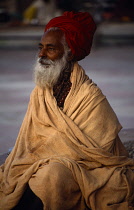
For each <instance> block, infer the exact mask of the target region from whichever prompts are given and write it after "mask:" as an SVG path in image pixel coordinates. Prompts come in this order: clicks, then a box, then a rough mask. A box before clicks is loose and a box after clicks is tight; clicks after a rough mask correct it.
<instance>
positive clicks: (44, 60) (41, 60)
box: [38, 57, 54, 65]
mask: <svg viewBox="0 0 134 210" xmlns="http://www.w3.org/2000/svg"><path fill="white" fill-rule="evenodd" d="M38 62H39V63H40V64H41V65H54V62H53V61H52V60H50V59H47V58H42V57H41V58H39V59H38Z"/></svg>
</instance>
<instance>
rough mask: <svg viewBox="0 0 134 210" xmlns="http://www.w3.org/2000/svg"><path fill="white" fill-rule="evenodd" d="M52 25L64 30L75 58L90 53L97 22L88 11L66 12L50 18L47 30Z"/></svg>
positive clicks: (83, 56)
mask: <svg viewBox="0 0 134 210" xmlns="http://www.w3.org/2000/svg"><path fill="white" fill-rule="evenodd" d="M52 27H58V28H59V29H61V30H62V31H63V32H64V34H65V38H66V41H67V43H68V45H69V47H70V49H71V51H72V53H73V55H74V58H75V60H77V61H79V60H81V59H83V58H85V56H87V55H88V54H89V53H90V50H91V46H92V40H93V35H94V32H95V30H96V24H95V22H94V20H93V18H92V17H91V15H90V14H89V13H88V12H64V13H63V15H62V16H59V17H55V18H53V19H52V20H50V21H49V22H48V24H47V25H46V27H45V31H47V30H48V29H49V28H52Z"/></svg>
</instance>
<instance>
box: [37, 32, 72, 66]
mask: <svg viewBox="0 0 134 210" xmlns="http://www.w3.org/2000/svg"><path fill="white" fill-rule="evenodd" d="M62 38H63V32H62V31H61V30H56V31H48V32H45V33H44V35H43V36H42V39H41V42H40V43H39V55H38V56H39V58H46V59H50V60H52V61H55V60H57V59H60V58H62V56H63V54H64V46H63V44H62V42H61V40H62ZM67 59H68V61H71V60H72V59H73V55H72V53H71V52H70V53H69V55H68V58H67ZM40 63H41V64H43V65H45V63H43V61H42V60H40Z"/></svg>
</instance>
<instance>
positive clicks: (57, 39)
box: [41, 30, 63, 46]
mask: <svg viewBox="0 0 134 210" xmlns="http://www.w3.org/2000/svg"><path fill="white" fill-rule="evenodd" d="M62 38H63V32H62V31H60V30H56V31H47V32H45V33H44V34H43V36H42V38H41V44H43V45H48V44H53V45H57V46H58V45H61V44H62V43H61V40H62Z"/></svg>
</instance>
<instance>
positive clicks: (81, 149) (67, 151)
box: [0, 63, 134, 210]
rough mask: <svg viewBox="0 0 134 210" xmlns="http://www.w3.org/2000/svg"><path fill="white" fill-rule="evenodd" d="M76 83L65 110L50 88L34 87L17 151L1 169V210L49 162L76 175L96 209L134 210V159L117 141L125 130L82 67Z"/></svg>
mask: <svg viewBox="0 0 134 210" xmlns="http://www.w3.org/2000/svg"><path fill="white" fill-rule="evenodd" d="M71 82H72V87H71V90H70V92H69V94H68V96H67V98H66V100H65V103H64V109H63V110H61V109H60V108H59V107H58V106H57V103H56V100H55V98H54V96H53V91H52V90H51V89H49V88H46V89H45V90H43V89H41V88H39V87H35V89H34V90H33V92H32V93H31V97H30V102H29V106H28V110H27V113H26V115H25V118H24V120H23V123H22V126H21V129H20V132H19V135H18V138H17V140H16V143H15V146H14V149H13V151H12V152H11V154H10V155H9V156H8V158H7V159H6V161H5V163H4V164H3V165H2V166H1V167H0V209H1V210H9V209H12V208H13V207H14V206H15V205H16V204H17V202H18V201H19V199H20V198H21V196H22V194H23V192H24V190H25V188H26V185H27V183H28V182H29V180H30V178H31V177H32V175H33V174H35V173H36V172H37V171H38V169H39V168H41V167H43V166H44V167H45V165H46V164H49V163H50V162H58V163H61V164H63V165H64V166H66V167H67V168H69V170H71V172H72V174H73V176H74V179H75V180H76V182H77V183H78V185H79V187H80V190H81V192H82V195H83V197H84V199H85V202H86V204H87V206H88V207H91V208H92V209H93V210H96V209H99V210H101V209H102V210H105V209H106V210H108V209H113V210H115V209H117V208H118V209H129V207H128V203H131V202H132V200H133V199H134V193H133V189H134V174H133V172H132V169H134V160H132V159H130V158H128V157H126V151H125V149H124V148H123V145H122V144H121V142H120V140H119V138H118V137H117V136H118V132H119V131H120V129H121V125H120V123H119V122H118V119H117V117H116V115H115V113H114V111H113V110H112V108H111V106H110V105H109V103H108V101H107V99H106V97H105V96H104V95H103V94H102V92H101V90H100V89H99V88H98V87H97V85H96V84H94V83H93V82H92V80H90V79H89V78H88V76H86V75H85V72H84V70H83V69H82V68H81V66H79V65H78V63H75V65H74V69H73V72H72V74H71ZM119 145H120V147H119ZM41 176H43V174H42V175H41ZM39 179H40V177H39ZM61 179H64V177H61ZM42 187H43V186H42ZM109 189H110V190H109ZM113 192H114V193H113ZM35 194H36V189H35ZM111 195H112V196H111ZM114 195H116V196H114ZM39 197H40V198H41V199H42V195H39ZM42 201H43V199H42ZM44 202H45V201H43V203H44ZM116 207H117V208H116ZM83 209H84V208H83Z"/></svg>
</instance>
